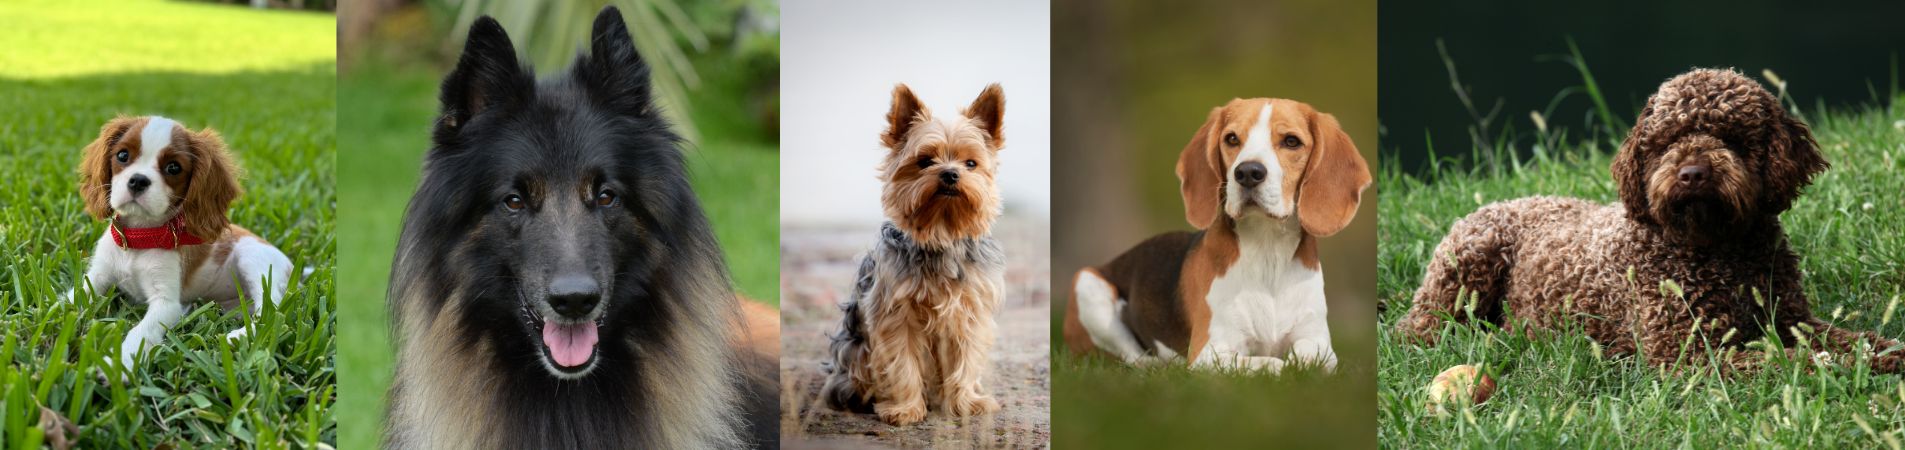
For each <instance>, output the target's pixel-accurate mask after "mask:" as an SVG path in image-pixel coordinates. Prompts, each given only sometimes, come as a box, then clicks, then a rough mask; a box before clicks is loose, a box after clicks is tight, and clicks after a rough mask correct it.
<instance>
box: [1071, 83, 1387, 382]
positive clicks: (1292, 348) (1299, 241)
mask: <svg viewBox="0 0 1905 450" xmlns="http://www.w3.org/2000/svg"><path fill="white" fill-rule="evenodd" d="M1177 177H1178V180H1179V181H1180V185H1179V189H1180V191H1181V194H1183V197H1184V216H1185V219H1187V220H1189V221H1190V222H1191V225H1192V226H1195V227H1197V228H1198V229H1199V230H1200V231H1196V232H1174V233H1166V234H1162V235H1158V236H1155V237H1152V238H1151V239H1149V240H1146V241H1144V242H1143V243H1140V244H1138V245H1137V246H1136V247H1132V248H1131V250H1128V251H1126V252H1125V253H1124V254H1122V255H1119V256H1118V257H1117V258H1116V259H1113V260H1112V261H1111V263H1110V264H1106V265H1103V266H1098V267H1088V268H1085V269H1084V270H1080V271H1078V274H1077V275H1076V276H1075V278H1074V281H1073V285H1072V300H1071V303H1069V304H1068V305H1066V308H1065V343H1066V346H1067V347H1068V348H1070V349H1071V351H1072V352H1073V353H1075V354H1086V353H1092V352H1093V351H1094V350H1096V351H1102V352H1105V353H1108V354H1110V355H1111V356H1113V357H1116V358H1118V359H1121V360H1123V361H1125V362H1126V363H1129V364H1145V363H1155V362H1159V361H1165V360H1172V359H1176V358H1179V357H1182V358H1184V359H1186V360H1189V361H1190V363H1191V364H1192V365H1193V366H1199V367H1230V368H1241V369H1253V370H1264V371H1269V372H1277V371H1280V370H1282V368H1283V366H1284V365H1285V364H1286V360H1285V359H1286V357H1287V358H1293V359H1295V360H1297V361H1303V362H1308V363H1314V364H1319V365H1321V366H1322V367H1324V368H1325V369H1326V370H1334V369H1335V367H1336V352H1335V351H1334V350H1332V348H1331V347H1330V332H1329V320H1328V316H1329V314H1328V308H1329V305H1328V303H1327V302H1325V301H1324V297H1323V271H1322V266H1321V262H1319V261H1318V260H1317V255H1316V239H1317V238H1319V237H1327V236H1330V235H1332V234H1336V232H1337V231H1341V230H1342V229H1343V227H1345V226H1348V225H1349V221H1350V219H1351V218H1353V217H1354V216H1355V214H1356V207H1357V205H1359V204H1360V203H1361V202H1362V191H1363V189H1364V188H1366V187H1368V186H1369V182H1370V175H1369V166H1368V164H1367V163H1365V162H1364V161H1363V157H1362V155H1361V154H1360V153H1357V151H1356V145H1355V144H1354V143H1353V142H1351V141H1350V139H1349V135H1348V134H1347V133H1344V132H1343V129H1342V127H1341V126H1340V125H1338V124H1337V122H1336V117H1334V116H1331V115H1329V114H1325V113H1321V112H1317V111H1316V109H1315V108H1312V107H1311V106H1310V105H1308V104H1304V103H1300V102H1296V101H1292V100H1284V99H1248V100H1244V99H1237V100H1231V101H1230V103H1229V104H1227V105H1225V106H1223V107H1219V108H1215V109H1212V110H1211V112H1210V117H1209V118H1208V119H1206V120H1205V122H1204V125H1203V126H1202V127H1200V128H1198V130H1197V134H1194V135H1192V136H1191V142H1190V145H1187V146H1185V147H1184V151H1183V152H1182V153H1181V154H1180V155H1179V156H1178V162H1177ZM1220 212H1221V214H1220Z"/></svg>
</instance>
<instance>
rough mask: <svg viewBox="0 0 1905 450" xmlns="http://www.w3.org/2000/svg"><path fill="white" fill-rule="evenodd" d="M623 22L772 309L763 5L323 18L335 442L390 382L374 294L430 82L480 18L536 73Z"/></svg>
mask: <svg viewBox="0 0 1905 450" xmlns="http://www.w3.org/2000/svg"><path fill="white" fill-rule="evenodd" d="M608 3H614V4H616V5H617V6H619V7H620V8H621V10H622V12H623V17H624V19H625V20H626V21H627V22H628V23H629V27H630V30H631V34H633V36H634V37H635V40H636V46H637V48H638V49H639V50H641V52H642V55H643V57H644V58H645V59H646V60H647V61H648V62H649V63H650V64H651V65H652V66H653V68H654V74H655V75H654V83H655V85H654V86H655V89H656V91H657V94H658V97H660V98H661V99H662V101H663V103H664V106H665V109H666V110H667V111H668V112H669V113H670V114H672V115H674V116H675V118H676V125H677V127H678V128H679V129H682V130H683V131H685V132H687V133H688V135H689V136H690V139H691V140H692V143H690V144H689V145H688V146H687V148H688V150H687V152H688V165H689V172H690V177H691V178H692V181H693V183H694V188H695V192H696V194H697V195H699V196H700V197H701V201H702V206H703V207H704V208H705V209H706V210H707V213H708V215H709V219H710V220H711V221H712V222H713V224H714V226H715V233H716V235H717V237H718V239H720V241H721V245H722V248H723V249H724V251H725V253H726V254H727V261H728V264H729V268H730V270H731V271H732V273H733V276H734V278H735V283H736V286H737V287H738V289H739V290H740V292H741V293H743V294H745V295H746V296H748V297H750V298H754V299H758V300H760V301H762V302H765V303H768V304H777V303H778V299H779V297H780V294H779V284H778V281H779V279H778V269H777V268H776V267H777V264H778V261H779V258H780V250H779V247H778V245H779V225H778V221H777V219H776V218H777V217H778V216H779V197H778V194H777V186H779V183H780V181H779V152H778V149H779V137H778V136H779V131H778V128H777V124H778V122H779V118H778V115H777V114H778V110H779V105H778V98H779V92H778V85H779V83H778V78H779V63H780V61H779V58H780V57H779V49H780V47H779V43H778V41H779V30H778V26H779V20H778V15H779V9H778V5H777V4H775V3H773V2H771V1H765V0H723V1H704V2H687V1H680V2H677V1H672V0H651V1H615V2H606V1H551V2H481V1H474V2H421V3H416V2H406V1H382V0H366V1H362V2H349V3H346V4H344V5H342V6H341V7H340V9H339V25H338V30H339V31H338V33H339V48H340V54H339V58H340V61H339V63H340V66H342V69H341V70H340V72H339V74H338V104H339V112H338V131H339V135H340V136H341V139H340V142H339V148H340V149H341V150H342V151H341V152H340V156H339V158H338V165H339V168H338V179H339V184H338V186H339V196H340V197H341V200H339V201H340V203H341V205H342V206H343V208H342V209H344V210H345V213H344V214H341V215H340V217H339V221H340V222H339V223H340V226H341V228H343V229H346V230H350V232H348V233H343V236H341V239H339V243H338V249H339V255H340V260H341V261H342V264H341V268H342V273H341V275H340V276H339V279H340V280H344V282H343V283H340V285H339V288H338V292H339V294H340V298H342V299H344V301H342V302H340V303H341V304H340V305H339V307H338V308H339V315H340V324H341V326H340V328H339V330H338V339H339V342H340V344H341V345H339V347H341V348H343V349H344V350H343V351H342V352H340V354H339V355H338V357H339V362H338V364H339V366H340V367H341V371H340V373H342V374H343V376H342V378H343V380H341V382H342V384H343V385H344V389H345V393H344V395H343V396H341V397H340V398H339V407H340V408H344V410H347V411H352V412H353V413H352V414H350V415H346V416H344V417H341V418H339V421H340V424H339V425H340V430H342V434H341V437H340V439H339V443H340V444H341V446H342V447H348V448H373V447H375V446H376V445H377V444H378V442H379V439H380V437H381V434H382V432H383V415H384V414H383V412H384V402H383V398H384V391H385V389H386V388H387V386H388V384H389V380H390V375H391V372H392V370H393V367H394V366H393V365H392V364H393V362H394V361H392V352H393V350H394V345H395V343H394V342H392V341H391V340H390V324H389V321H388V318H387V317H386V314H385V302H384V287H385V284H386V282H387V280H388V279H389V270H390V261H391V252H392V250H393V249H394V248H395V246H396V242H397V235H398V232H399V228H400V224H401V222H402V219H403V209H404V207H405V206H406V205H407V204H408V201H409V198H410V194H411V192H412V191H413V190H414V189H415V187H416V182H417V177H418V175H419V172H418V170H419V164H420V163H421V162H422V154H423V152H424V151H425V150H427V149H428V148H429V132H430V126H431V123H432V122H433V121H434V119H435V117H436V110H437V102H436V89H437V83H438V82H439V81H440V80H441V77H442V76H443V74H444V73H445V71H447V69H448V67H449V66H450V65H452V64H453V63H454V62H455V58H456V56H457V54H458V53H459V52H460V51H461V49H462V47H461V45H462V38H463V34H464V32H463V31H462V30H464V29H465V28H467V26H468V24H469V23H471V22H473V21H474V20H475V18H476V17H477V16H479V15H482V14H490V15H494V16H496V17H497V18H498V20H499V21H500V22H502V23H503V26H504V27H505V28H506V29H507V30H508V31H509V34H510V37H511V39H512V40H513V41H514V42H515V44H516V48H517V51H518V52H519V53H522V54H523V56H524V61H533V62H534V64H535V66H536V68H537V70H538V73H539V74H544V75H546V74H550V73H553V72H555V71H557V70H559V69H561V68H563V67H565V66H567V64H568V61H569V60H570V59H571V58H572V57H573V56H574V55H575V53H576V52H577V50H578V49H580V48H582V44H583V43H584V42H585V41H586V39H587V35H588V27H589V24H590V23H591V20H592V19H593V18H594V16H595V14H596V12H598V11H600V10H601V8H602V7H603V6H604V5H606V4H608Z"/></svg>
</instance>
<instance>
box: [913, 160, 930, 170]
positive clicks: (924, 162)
mask: <svg viewBox="0 0 1905 450" xmlns="http://www.w3.org/2000/svg"><path fill="white" fill-rule="evenodd" d="M914 165H916V166H919V168H921V169H924V168H927V167H932V166H933V159H932V158H920V159H919V162H917V163H914Z"/></svg>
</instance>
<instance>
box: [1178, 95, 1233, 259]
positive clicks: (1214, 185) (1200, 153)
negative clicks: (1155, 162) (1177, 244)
mask: <svg viewBox="0 0 1905 450" xmlns="http://www.w3.org/2000/svg"><path fill="white" fill-rule="evenodd" d="M1223 118H1224V108H1223V107H1216V108H1211V109H1210V117H1209V118H1206V119H1204V126H1201V127H1198V128H1197V134H1193V135H1191V143H1189V144H1185V145H1184V151H1183V152H1182V153H1179V154H1178V155H1177V182H1178V184H1177V189H1178V191H1179V193H1181V194H1183V196H1184V220H1187V221H1190V222H1191V226H1194V227H1197V229H1200V230H1202V229H1205V228H1210V225H1211V223H1212V222H1215V221H1217V211H1218V209H1219V207H1220V206H1222V205H1220V203H1222V202H1223V201H1224V198H1223V195H1222V194H1223V192H1224V175H1223V173H1224V171H1223V169H1221V168H1220V167H1221V166H1222V164H1223V161H1222V160H1223V158H1222V157H1220V156H1219V155H1218V154H1217V148H1216V145H1217V142H1218V141H1217V139H1216V138H1214V137H1211V135H1212V134H1216V133H1217V126H1218V125H1217V124H1218V123H1219V122H1222V121H1223Z"/></svg>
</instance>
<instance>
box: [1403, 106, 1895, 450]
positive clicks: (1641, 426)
mask: <svg viewBox="0 0 1905 450" xmlns="http://www.w3.org/2000/svg"><path fill="white" fill-rule="evenodd" d="M1806 118H1807V120H1808V122H1810V123H1811V124H1812V127H1813V132H1814V133H1815V136H1816V137H1817V138H1818V141H1819V143H1820V146H1821V147H1823V148H1821V152H1822V153H1824V154H1825V157H1826V159H1827V160H1829V161H1830V162H1831V163H1832V168H1831V169H1830V170H1827V171H1826V172H1824V173H1823V174H1821V175H1820V176H1818V177H1816V178H1815V179H1814V181H1813V184H1812V186H1811V187H1810V188H1808V189H1807V190H1806V192H1805V194H1804V195H1803V196H1802V197H1801V198H1800V199H1799V201H1798V202H1796V204H1795V205H1794V207H1793V209H1792V210H1790V211H1787V212H1786V213H1785V215H1783V216H1782V217H1781V218H1782V220H1783V221H1784V223H1785V226H1786V233H1787V237H1788V238H1789V239H1790V241H1791V242H1792V246H1793V249H1794V250H1795V251H1796V252H1798V253H1799V255H1800V259H1801V267H1802V269H1803V270H1804V272H1805V276H1806V281H1805V286H1806V292H1807V294H1808V296H1809V297H1810V299H1811V301H1812V309H1813V313H1814V314H1817V315H1820V316H1822V317H1826V318H1828V319H1829V320H1831V321H1834V322H1836V323H1838V324H1840V325H1842V326H1845V327H1849V328H1852V329H1861V330H1877V331H1879V332H1880V333H1881V334H1885V335H1887V336H1892V337H1905V317H1893V313H1894V311H1893V308H1894V307H1896V306H1897V303H1898V302H1899V301H1900V298H1901V296H1905V232H1901V230H1902V229H1905V228H1902V227H1905V196H1901V195H1900V193H1901V192H1905V176H1901V169H1905V161H1901V160H1905V120H1902V119H1905V115H1902V114H1901V113H1900V112H1899V111H1897V110H1893V111H1889V112H1888V111H1885V110H1883V109H1856V110H1850V111H1836V110H1835V111H1832V112H1821V111H1818V110H1813V111H1809V112H1808V113H1807V117H1806ZM1405 145H1407V144H1405ZM1613 151H1614V149H1613V148H1612V147H1611V144H1607V143H1605V142H1603V143H1600V144H1584V145H1574V146H1571V148H1564V149H1562V150H1561V151H1551V152H1548V153H1546V154H1544V155H1541V156H1536V157H1534V158H1532V159H1529V160H1526V161H1520V162H1509V161H1508V160H1507V159H1503V160H1502V163H1501V164H1496V165H1494V167H1493V168H1490V169H1462V168H1457V167H1453V166H1447V165H1445V166H1441V167H1439V168H1436V169H1432V170H1431V172H1433V173H1432V174H1431V175H1432V176H1430V177H1427V178H1432V179H1433V181H1425V180H1424V178H1419V177H1415V176H1410V175H1409V174H1405V173H1404V171H1403V170H1401V169H1399V168H1398V167H1397V166H1395V165H1393V164H1390V165H1385V166H1383V167H1382V168H1381V170H1380V171H1379V176H1378V183H1381V185H1382V191H1383V192H1384V195H1383V196H1382V198H1381V199H1380V200H1379V202H1380V205H1379V211H1380V219H1379V220H1381V224H1380V235H1381V244H1380V247H1379V251H1378V266H1379V271H1380V279H1379V282H1378V284H1379V288H1380V293H1381V296H1382V299H1383V300H1384V301H1385V302H1387V304H1388V307H1389V308H1388V311H1387V312H1385V313H1384V314H1383V315H1382V323H1381V328H1380V331H1379V333H1380V335H1381V337H1380V340H1379V342H1378V346H1377V351H1378V357H1379V359H1380V360H1381V361H1382V365H1381V370H1380V372H1381V373H1380V377H1379V379H1380V380H1381V381H1380V386H1379V388H1378V389H1379V393H1378V396H1379V399H1378V402H1377V404H1378V407H1379V411H1378V414H1379V416H1380V423H1381V426H1380V430H1379V434H1378V439H1379V441H1380V443H1381V445H1382V446H1385V447H1410V448H1443V447H1511V448H1551V447H1588V448H1594V447H1636V446H1638V447H1667V446H1686V447H1694V448H1701V447H1713V446H1753V447H1823V448H1835V447H1891V448H1899V446H1900V441H1901V440H1902V439H1905V436H1902V435H1905V380H1901V379H1900V378H1899V377H1898V376H1895V375H1873V374H1871V373H1870V372H1869V371H1867V370H1863V369H1862V368H1859V367H1831V368H1813V367H1812V366H1811V365H1809V364H1793V363H1783V364H1776V365H1775V366H1772V367H1771V368H1769V369H1768V370H1765V371H1764V372H1763V373H1760V374H1757V375H1753V376H1744V377H1736V378H1732V379H1722V378H1716V377H1714V376H1711V375H1710V374H1708V375H1699V374H1697V373H1698V372H1699V371H1683V372H1678V373H1668V372H1664V371H1663V370H1661V369H1659V368H1656V367H1653V366H1648V365H1646V364H1643V363H1640V362H1637V361H1635V360H1634V359H1632V358H1623V359H1604V358H1602V357H1601V356H1600V354H1599V352H1598V351H1597V350H1596V349H1595V347H1594V346H1593V345H1592V344H1591V342H1590V341H1589V340H1588V339H1586V338H1585V337H1582V336H1581V335H1580V334H1578V333H1568V332H1565V331H1563V332H1547V333H1538V335H1537V336H1536V337H1534V338H1532V339H1531V338H1529V337H1528V336H1523V335H1519V334H1515V333H1499V334H1496V333H1489V332H1486V331H1483V330H1480V329H1478V328H1474V327H1466V326H1456V325H1450V326H1448V327H1447V328H1446V329H1445V330H1444V331H1443V332H1444V333H1445V336H1446V337H1444V338H1442V339H1441V341H1440V343H1439V344H1438V345H1437V346H1436V347H1432V348H1425V347H1418V346H1414V345H1408V344H1403V343H1402V342H1401V341H1400V337H1399V336H1395V335H1392V334H1391V331H1392V328H1391V327H1392V325H1393V323H1394V321H1395V320H1396V319H1397V318H1398V317H1400V316H1401V315H1402V313H1404V312H1405V311H1407V309H1408V307H1409V303H1410V299H1411V297H1412V296H1413V295H1414V292H1415V289H1416V287H1417V286H1418V285H1419V284H1420V283H1421V280H1422V275H1423V267H1424V263H1425V262H1426V261H1427V258H1428V257H1429V252H1430V251H1431V249H1433V248H1435V245H1436V243H1437V242H1440V241H1441V239H1442V237H1443V235H1444V234H1445V233H1446V232H1447V231H1448V228H1449V225H1450V224H1452V223H1453V222H1454V221H1455V220H1456V219H1459V218H1461V217H1462V216H1465V215H1467V214H1468V213H1470V212H1472V211H1474V210H1475V209H1476V208H1478V207H1479V206H1481V205H1482V204H1485V203H1489V202H1494V201H1499V200H1506V199H1513V198H1518V197H1523V196H1528V195H1534V194H1553V195H1567V196H1576V197H1581V198H1587V199H1592V200H1595V201H1600V202H1609V203H1612V202H1615V201H1616V200H1617V199H1616V194H1615V192H1614V186H1613V182H1612V181H1611V178H1610V175H1609V174H1608V162H1609V158H1610V154H1611V153H1612V152H1613ZM1478 166H1480V165H1478ZM1465 363H1468V364H1475V363H1479V364H1483V365H1484V367H1486V368H1487V369H1486V370H1490V371H1494V372H1496V373H1497V381H1498V383H1499V390H1498V391H1497V393H1496V394H1495V396H1494V398H1492V399H1490V400H1489V401H1488V402H1486V403H1483V404H1481V405H1479V406H1476V407H1473V408H1464V409H1460V410H1457V411H1455V412H1453V413H1452V414H1450V415H1449V416H1447V417H1446V418H1439V417H1436V416H1433V415H1430V414H1428V413H1427V411H1426V410H1425V407H1424V402H1425V395H1426V394H1425V388H1424V386H1426V385H1427V384H1428V383H1429V381H1430V379H1431V378H1433V377H1434V376H1435V375H1436V374H1437V373H1439V372H1441V371H1442V370H1443V369H1446V368H1448V367H1449V366H1453V365H1456V364H1465Z"/></svg>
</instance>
